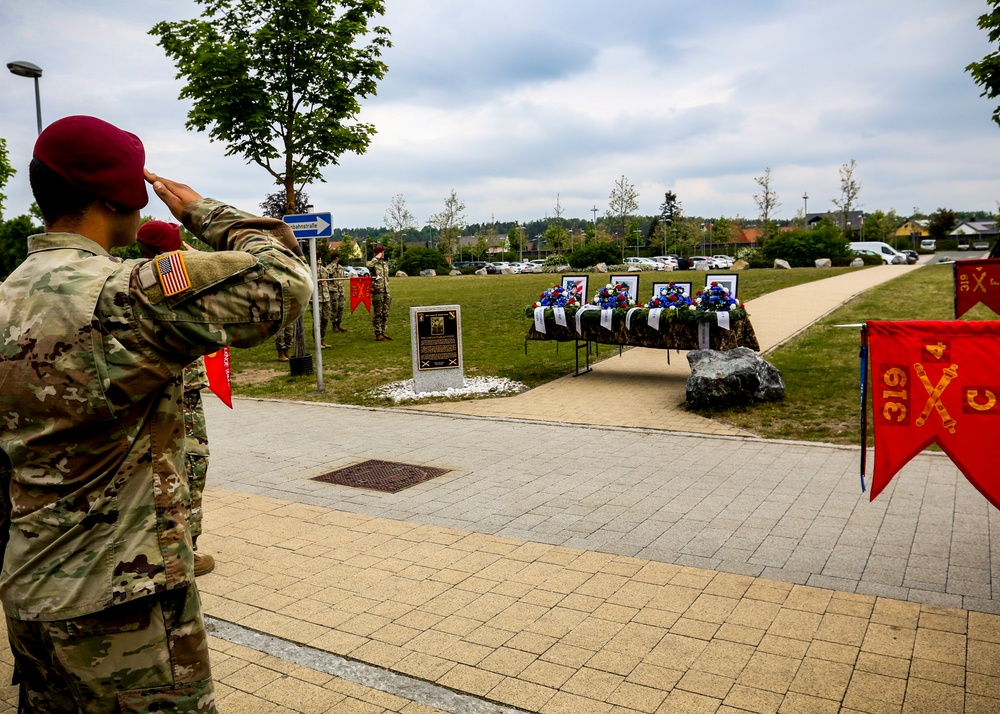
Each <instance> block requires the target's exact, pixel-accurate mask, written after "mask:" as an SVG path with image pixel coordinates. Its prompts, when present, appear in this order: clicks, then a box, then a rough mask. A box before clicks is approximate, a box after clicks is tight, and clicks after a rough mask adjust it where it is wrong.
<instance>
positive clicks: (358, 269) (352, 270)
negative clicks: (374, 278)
mask: <svg viewBox="0 0 1000 714" xmlns="http://www.w3.org/2000/svg"><path fill="white" fill-rule="evenodd" d="M365 275H371V273H370V272H368V268H366V267H365V266H363V265H358V266H354V265H345V266H344V277H345V278H360V277H363V276H365Z"/></svg>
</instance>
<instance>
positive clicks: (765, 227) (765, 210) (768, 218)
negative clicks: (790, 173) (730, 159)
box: [753, 167, 781, 245]
mask: <svg viewBox="0 0 1000 714" xmlns="http://www.w3.org/2000/svg"><path fill="white" fill-rule="evenodd" d="M754 181H755V182H756V184H757V185H758V186H760V193H756V194H754V197H753V200H754V203H756V204H757V211H758V216H759V217H760V240H761V243H762V244H764V245H766V244H767V241H768V239H769V238H770V237H771V236H772V235H773V234H774V232H775V224H774V211H775V210H776V209H777V208H778V206H780V205H781V203H780V202H779V201H778V194H777V192H776V191H775V190H774V189H773V188H772V187H771V169H770V167H768V168H765V169H764V175H763V176H757V177H755V178H754Z"/></svg>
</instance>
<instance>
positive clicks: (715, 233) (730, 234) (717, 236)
mask: <svg viewBox="0 0 1000 714" xmlns="http://www.w3.org/2000/svg"><path fill="white" fill-rule="evenodd" d="M739 234H740V225H739V223H738V222H737V221H736V220H734V219H732V218H726V217H725V216H719V219H718V220H717V221H715V222H714V223H713V224H712V240H713V241H714V242H715V243H716V244H720V243H721V244H725V246H726V249H727V250H729V251H734V250H735V249H736V238H737V237H738V236H739Z"/></svg>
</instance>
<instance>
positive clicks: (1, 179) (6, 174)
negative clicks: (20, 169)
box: [0, 138, 17, 220]
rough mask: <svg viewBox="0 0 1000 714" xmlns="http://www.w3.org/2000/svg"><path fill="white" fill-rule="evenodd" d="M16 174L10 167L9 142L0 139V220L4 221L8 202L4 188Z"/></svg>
mask: <svg viewBox="0 0 1000 714" xmlns="http://www.w3.org/2000/svg"><path fill="white" fill-rule="evenodd" d="M16 173H17V171H15V170H14V167H13V166H11V165H10V158H9V156H8V155H7V140H6V139H3V138H0V220H3V203H4V201H6V200H7V196H6V195H5V194H4V192H3V187H4V186H6V185H7V182H8V181H10V179H11V177H12V176H13V175H14V174H16Z"/></svg>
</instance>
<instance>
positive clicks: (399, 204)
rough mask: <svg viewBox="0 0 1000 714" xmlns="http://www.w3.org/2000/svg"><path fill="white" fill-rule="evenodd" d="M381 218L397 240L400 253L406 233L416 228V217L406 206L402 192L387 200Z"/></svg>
mask: <svg viewBox="0 0 1000 714" xmlns="http://www.w3.org/2000/svg"><path fill="white" fill-rule="evenodd" d="M383 220H384V221H385V227H386V228H388V229H389V232H390V233H392V235H393V236H395V237H396V238H397V239H398V240H399V254H400V255H402V254H403V251H404V250H405V243H404V239H405V237H406V234H407V233H409V232H410V231H415V230H416V229H417V219H416V218H414V217H413V214H412V213H410V209H409V208H407V207H406V199H404V198H403V194H401V193H398V194H396V195H395V196H393V199H392V201H390V202H389V208H387V209H386V211H385V217H384V218H383Z"/></svg>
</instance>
